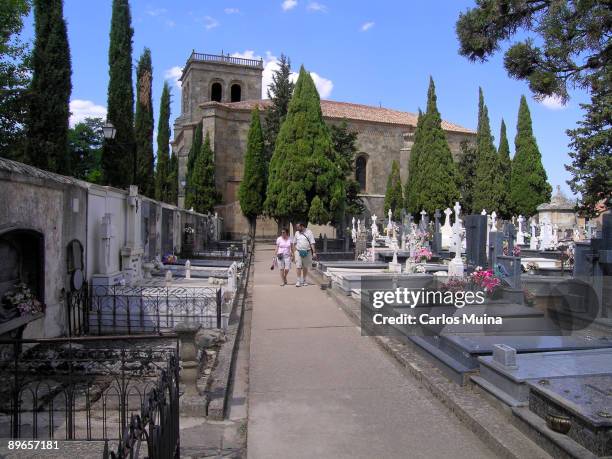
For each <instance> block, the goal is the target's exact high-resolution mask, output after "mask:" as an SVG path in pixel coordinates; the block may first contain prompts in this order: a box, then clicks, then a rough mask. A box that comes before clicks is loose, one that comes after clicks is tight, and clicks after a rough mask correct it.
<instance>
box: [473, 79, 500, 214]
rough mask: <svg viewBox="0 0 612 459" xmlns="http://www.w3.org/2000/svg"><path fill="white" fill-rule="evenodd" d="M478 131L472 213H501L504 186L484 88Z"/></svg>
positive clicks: (480, 97)
mask: <svg viewBox="0 0 612 459" xmlns="http://www.w3.org/2000/svg"><path fill="white" fill-rule="evenodd" d="M478 110H479V113H478V131H477V133H476V176H475V180H474V189H473V196H474V198H473V199H474V201H473V204H472V207H473V208H472V211H473V212H476V213H477V212H479V211H481V210H482V209H486V210H487V211H488V212H493V211H495V212H496V213H499V212H500V210H501V209H500V208H501V206H502V205H503V202H504V193H505V191H504V188H503V186H504V184H503V182H501V181H500V173H501V171H500V163H499V158H498V155H497V150H496V149H495V145H494V144H493V135H492V134H491V125H490V123H489V110H488V108H487V106H486V105H485V103H484V96H483V94H482V88H479V95H478Z"/></svg>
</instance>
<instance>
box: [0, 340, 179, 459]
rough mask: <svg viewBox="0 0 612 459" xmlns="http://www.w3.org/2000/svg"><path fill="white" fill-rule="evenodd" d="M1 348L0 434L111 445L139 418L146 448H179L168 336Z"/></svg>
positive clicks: (173, 345) (174, 358)
mask: <svg viewBox="0 0 612 459" xmlns="http://www.w3.org/2000/svg"><path fill="white" fill-rule="evenodd" d="M22 348H26V349H25V350H23V349H22ZM0 349H1V350H2V358H1V359H0V378H2V379H1V380H2V382H3V384H2V385H0V438H15V439H17V438H19V439H23V438H26V439H33V440H37V439H49V440H53V439H54V440H108V441H110V442H111V444H116V442H119V441H121V442H125V441H126V435H132V433H131V432H132V430H131V427H130V426H132V425H133V423H134V422H135V419H138V420H140V421H139V422H141V423H143V427H142V428H143V429H144V431H146V435H145V434H144V433H143V435H144V437H142V438H145V437H146V441H147V448H148V450H149V451H164V452H166V451H169V450H173V451H174V450H176V451H178V443H179V440H178V430H179V409H178V403H179V392H178V377H179V360H178V359H179V358H178V341H177V338H176V336H175V335H172V336H129V337H128V336H123V337H118V336H114V337H77V338H51V339H38V340H34V339H24V340H4V341H0ZM134 415H135V416H136V417H134ZM120 449H121V448H120ZM119 457H121V456H119ZM123 457H127V456H123ZM149 457H173V456H172V455H157V456H156V455H150V456H149Z"/></svg>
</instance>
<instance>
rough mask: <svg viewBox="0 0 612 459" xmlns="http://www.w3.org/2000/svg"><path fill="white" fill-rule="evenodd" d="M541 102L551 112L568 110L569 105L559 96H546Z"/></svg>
mask: <svg viewBox="0 0 612 459" xmlns="http://www.w3.org/2000/svg"><path fill="white" fill-rule="evenodd" d="M539 102H540V103H541V104H542V105H544V106H545V107H546V108H549V109H551V110H564V109H566V108H567V105H566V104H564V103H563V101H562V100H561V98H560V97H559V96H546V97H544V98H543V99H542V100H540V101H539Z"/></svg>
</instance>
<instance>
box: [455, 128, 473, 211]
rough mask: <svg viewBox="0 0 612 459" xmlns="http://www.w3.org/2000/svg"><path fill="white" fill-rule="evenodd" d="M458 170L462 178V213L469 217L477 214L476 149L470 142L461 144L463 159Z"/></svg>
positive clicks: (466, 141) (465, 141) (460, 160)
mask: <svg viewBox="0 0 612 459" xmlns="http://www.w3.org/2000/svg"><path fill="white" fill-rule="evenodd" d="M458 169H459V178H460V192H461V211H462V212H464V213H465V214H466V215H467V214H471V213H474V212H476V210H475V209H474V184H475V181H476V147H475V145H473V144H472V143H471V142H470V141H468V140H464V141H462V142H461V158H460V159H459V167H458Z"/></svg>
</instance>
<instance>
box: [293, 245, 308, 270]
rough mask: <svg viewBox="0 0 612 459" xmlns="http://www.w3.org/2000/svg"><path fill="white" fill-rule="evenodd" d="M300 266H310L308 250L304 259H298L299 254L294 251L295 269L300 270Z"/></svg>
mask: <svg viewBox="0 0 612 459" xmlns="http://www.w3.org/2000/svg"><path fill="white" fill-rule="evenodd" d="M302 266H306V268H310V267H311V266H312V252H311V251H310V250H309V251H308V255H307V256H305V257H300V252H299V251H298V250H296V251H295V267H296V268H297V269H302Z"/></svg>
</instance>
